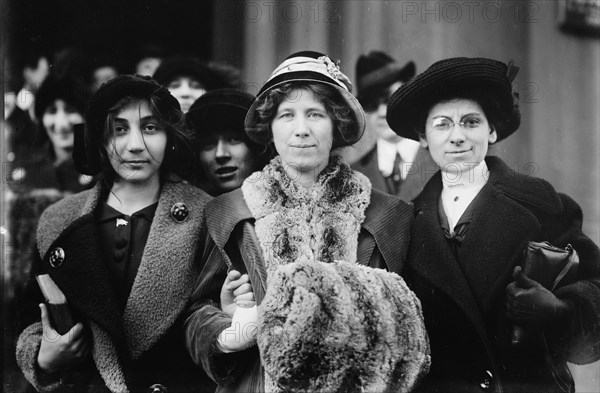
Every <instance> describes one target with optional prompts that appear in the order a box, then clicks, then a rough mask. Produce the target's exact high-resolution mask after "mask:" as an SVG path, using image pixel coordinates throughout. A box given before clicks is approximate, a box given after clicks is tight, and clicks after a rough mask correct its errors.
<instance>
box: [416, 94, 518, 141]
mask: <svg viewBox="0 0 600 393" xmlns="http://www.w3.org/2000/svg"><path fill="white" fill-rule="evenodd" d="M461 99H464V100H472V101H475V102H477V104H479V106H481V109H482V110H483V113H484V115H485V117H486V118H487V121H488V123H489V125H490V127H491V128H492V129H493V130H498V129H499V128H504V127H506V126H507V123H509V122H510V121H511V119H507V118H505V117H504V116H503V115H502V113H503V111H502V109H501V108H500V104H499V103H498V101H497V100H495V99H494V98H492V97H490V96H489V95H487V94H484V93H479V94H478V93H476V92H469V93H466V92H463V93H456V92H455V94H448V95H447V96H445V97H444V96H442V97H436V99H435V100H432V101H430V103H429V104H428V105H424V106H423V108H426V110H424V111H421V112H420V113H419V114H418V116H416V119H417V124H412V127H413V129H414V131H415V132H416V133H417V134H418V135H419V136H421V137H424V135H425V128H426V123H427V116H428V115H429V111H431V108H433V107H434V106H435V105H436V104H439V103H441V102H448V101H452V100H461Z"/></svg>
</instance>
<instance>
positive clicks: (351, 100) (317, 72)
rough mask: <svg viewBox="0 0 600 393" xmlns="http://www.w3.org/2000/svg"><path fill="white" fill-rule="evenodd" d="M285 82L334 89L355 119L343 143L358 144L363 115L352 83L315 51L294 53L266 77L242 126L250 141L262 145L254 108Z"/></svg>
mask: <svg viewBox="0 0 600 393" xmlns="http://www.w3.org/2000/svg"><path fill="white" fill-rule="evenodd" d="M288 82H315V83H323V84H325V85H328V86H331V87H333V88H335V89H336V90H337V91H338V92H339V93H340V94H341V95H342V97H343V98H344V101H345V102H346V104H348V107H349V108H350V109H351V110H352V113H353V114H354V116H355V118H356V123H357V125H358V127H356V129H355V130H352V133H351V135H343V137H344V139H345V141H346V142H347V143H348V144H349V145H351V144H353V143H355V142H357V141H358V140H359V139H360V138H361V137H362V135H363V132H364V130H365V113H364V111H363V108H362V106H361V105H360V103H359V102H358V100H357V99H356V97H355V96H354V95H353V94H352V83H351V82H350V79H348V77H347V76H346V75H344V74H343V73H342V71H341V70H340V67H339V66H338V65H337V64H336V63H334V62H333V61H332V60H331V59H330V58H329V57H328V56H327V55H325V54H323V53H319V52H314V51H304V52H297V53H294V54H292V55H290V56H289V57H288V58H286V59H285V60H284V61H283V63H281V64H280V65H279V66H278V67H277V68H276V69H275V71H273V73H272V74H271V76H270V77H269V80H268V81H267V82H266V83H265V84H264V86H263V87H262V88H261V89H260V91H259V92H258V94H257V97H256V100H254V102H253V103H252V105H251V106H250V109H249V110H248V113H247V115H246V120H245V122H244V124H245V128H246V133H247V134H248V137H250V139H252V140H254V141H255V142H257V143H261V144H265V138H264V137H263V135H262V134H259V133H257V132H256V131H255V125H256V123H257V120H258V114H257V112H256V108H257V106H258V105H259V104H260V103H261V102H262V98H264V97H265V95H266V94H267V93H268V92H269V91H270V90H272V89H273V88H275V87H277V86H280V85H282V84H284V83H288Z"/></svg>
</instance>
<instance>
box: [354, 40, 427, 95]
mask: <svg viewBox="0 0 600 393" xmlns="http://www.w3.org/2000/svg"><path fill="white" fill-rule="evenodd" d="M416 71H417V67H416V66H415V63H414V62H412V61H409V62H408V63H406V64H405V65H400V64H399V63H397V62H396V61H395V60H394V59H393V58H392V57H390V56H389V55H388V54H387V53H385V52H381V51H371V52H369V53H368V54H366V55H361V56H360V57H359V58H358V61H357V62H356V87H357V89H358V98H359V100H361V102H362V97H368V96H370V95H373V94H376V93H377V92H379V91H381V90H382V89H386V88H388V87H389V86H390V85H392V84H394V83H395V82H403V83H405V82H407V81H409V80H410V79H411V78H412V77H413V76H415V73H416Z"/></svg>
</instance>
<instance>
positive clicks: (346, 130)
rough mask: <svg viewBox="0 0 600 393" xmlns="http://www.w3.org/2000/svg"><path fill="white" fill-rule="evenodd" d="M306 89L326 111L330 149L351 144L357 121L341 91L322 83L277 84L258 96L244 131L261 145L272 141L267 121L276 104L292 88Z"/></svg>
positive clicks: (269, 119) (271, 116) (287, 94)
mask: <svg viewBox="0 0 600 393" xmlns="http://www.w3.org/2000/svg"><path fill="white" fill-rule="evenodd" d="M299 89H301V90H308V91H310V92H311V93H313V95H314V96H315V98H316V99H317V100H318V101H319V102H320V103H322V104H323V106H324V107H325V110H326V111H327V114H328V115H329V117H331V119H332V120H333V146H332V150H333V149H337V148H340V147H344V146H349V145H351V144H353V143H354V142H353V141H352V136H354V135H356V133H357V132H356V130H357V128H358V121H357V120H356V116H355V114H354V112H353V111H352V109H351V108H350V107H349V106H348V104H347V103H346V101H345V100H344V98H343V97H342V95H341V94H340V93H339V92H338V91H337V90H336V89H335V88H333V87H331V86H329V85H326V84H324V83H318V82H304V81H292V82H288V83H284V84H282V85H280V86H277V87H275V88H273V89H271V90H269V91H268V92H266V94H264V95H263V96H262V97H260V98H258V100H259V102H258V105H257V106H256V112H257V115H258V116H257V121H256V124H254V125H253V126H252V127H251V128H249V129H248V130H246V131H247V133H248V134H252V135H253V136H254V138H255V140H257V141H260V143H261V144H263V145H268V144H270V143H272V140H273V131H272V129H271V123H272V122H273V119H274V118H275V114H276V113H277V109H278V108H279V104H281V103H282V102H283V101H284V100H285V99H286V98H288V97H289V96H290V94H292V92H293V91H294V90H299Z"/></svg>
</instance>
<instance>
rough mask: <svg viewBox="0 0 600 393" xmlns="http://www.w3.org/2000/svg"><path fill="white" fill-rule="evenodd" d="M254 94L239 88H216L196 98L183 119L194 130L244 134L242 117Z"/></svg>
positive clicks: (243, 117) (244, 115) (252, 100)
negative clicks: (226, 131)
mask: <svg viewBox="0 0 600 393" xmlns="http://www.w3.org/2000/svg"><path fill="white" fill-rule="evenodd" d="M254 98H255V97H254V96H253V95H252V94H249V93H246V92H244V91H242V90H239V89H230V88H228V89H216V90H211V91H209V92H207V93H206V94H203V95H202V96H201V97H200V98H198V99H197V100H196V101H195V102H194V104H193V105H192V107H191V108H190V110H189V112H188V113H187V114H186V116H185V119H186V122H187V123H188V125H190V127H191V128H192V129H194V130H196V132H221V131H223V130H228V131H236V132H239V133H241V134H244V119H245V117H246V112H248V108H250V106H251V105H252V102H254Z"/></svg>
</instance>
